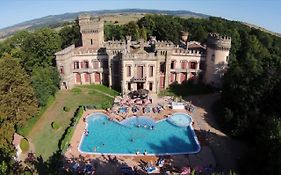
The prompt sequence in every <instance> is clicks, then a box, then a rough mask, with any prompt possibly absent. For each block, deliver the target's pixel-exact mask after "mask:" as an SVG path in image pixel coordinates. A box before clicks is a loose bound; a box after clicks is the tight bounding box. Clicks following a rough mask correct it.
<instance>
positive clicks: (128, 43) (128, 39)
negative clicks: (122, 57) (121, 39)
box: [126, 35, 132, 53]
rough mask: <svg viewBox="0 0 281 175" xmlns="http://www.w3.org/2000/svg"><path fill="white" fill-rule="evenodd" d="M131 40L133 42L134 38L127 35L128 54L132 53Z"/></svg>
mask: <svg viewBox="0 0 281 175" xmlns="http://www.w3.org/2000/svg"><path fill="white" fill-rule="evenodd" d="M131 40H132V37H131V36H129V35H127V36H126V51H127V53H129V52H130V46H131Z"/></svg>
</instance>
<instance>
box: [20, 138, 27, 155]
mask: <svg viewBox="0 0 281 175" xmlns="http://www.w3.org/2000/svg"><path fill="white" fill-rule="evenodd" d="M20 149H21V150H22V152H24V153H25V152H27V151H28V149H29V143H28V140H27V139H26V138H22V139H21V141H20Z"/></svg>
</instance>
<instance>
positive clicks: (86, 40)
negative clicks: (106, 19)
mask: <svg viewBox="0 0 281 175" xmlns="http://www.w3.org/2000/svg"><path fill="white" fill-rule="evenodd" d="M79 26H80V33H81V34H82V44H83V46H87V47H102V44H103V42H104V31H103V29H104V24H103V20H102V19H101V18H100V17H96V18H94V17H91V16H90V15H87V14H83V15H80V16H79Z"/></svg>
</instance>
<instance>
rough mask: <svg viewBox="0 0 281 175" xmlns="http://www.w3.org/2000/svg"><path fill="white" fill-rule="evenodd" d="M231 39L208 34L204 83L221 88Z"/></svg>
mask: <svg viewBox="0 0 281 175" xmlns="http://www.w3.org/2000/svg"><path fill="white" fill-rule="evenodd" d="M230 47H231V38H230V37H228V36H222V35H219V34H216V33H215V34H209V35H208V39H207V54H206V71H205V76H204V83H205V84H209V85H212V86H214V87H217V88H219V87H221V81H222V77H223V75H224V73H225V71H226V69H227V65H228V57H229V51H230Z"/></svg>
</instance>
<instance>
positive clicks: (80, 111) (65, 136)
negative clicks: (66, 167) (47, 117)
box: [58, 106, 84, 152]
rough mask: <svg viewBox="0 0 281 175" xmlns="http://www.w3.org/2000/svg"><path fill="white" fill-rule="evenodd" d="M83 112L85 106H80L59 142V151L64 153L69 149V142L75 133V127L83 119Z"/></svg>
mask: <svg viewBox="0 0 281 175" xmlns="http://www.w3.org/2000/svg"><path fill="white" fill-rule="evenodd" d="M83 112H84V106H79V108H78V109H77V110H76V111H75V113H74V116H73V117H72V119H71V120H70V124H69V126H68V127H67V128H66V129H65V130H64V133H63V135H62V137H61V138H60V140H59V144H58V146H59V150H61V151H63V152H64V151H65V150H66V149H67V147H68V144H69V141H70V139H71V137H72V135H73V133H74V129H75V126H76V124H77V122H78V121H79V119H80V118H81V117H82V115H83Z"/></svg>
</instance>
